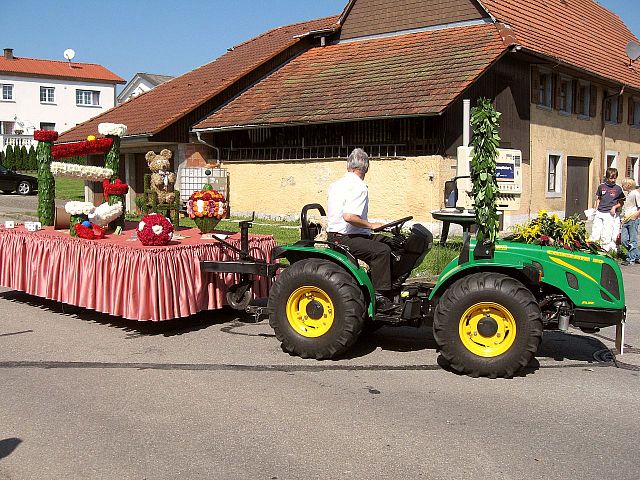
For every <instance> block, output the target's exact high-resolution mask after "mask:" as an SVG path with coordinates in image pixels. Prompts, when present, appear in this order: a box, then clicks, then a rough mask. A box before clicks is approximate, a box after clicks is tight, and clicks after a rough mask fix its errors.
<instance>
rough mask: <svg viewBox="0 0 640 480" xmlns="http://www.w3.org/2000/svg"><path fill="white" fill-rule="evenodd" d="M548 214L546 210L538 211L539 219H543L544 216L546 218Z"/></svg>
mask: <svg viewBox="0 0 640 480" xmlns="http://www.w3.org/2000/svg"><path fill="white" fill-rule="evenodd" d="M546 214H547V211H546V210H540V211H538V216H539V217H543V216H545V215H546Z"/></svg>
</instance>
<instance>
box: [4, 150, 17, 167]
mask: <svg viewBox="0 0 640 480" xmlns="http://www.w3.org/2000/svg"><path fill="white" fill-rule="evenodd" d="M4 166H5V167H6V168H8V169H9V170H14V169H15V166H16V163H15V160H14V155H13V146H12V145H7V150H6V151H5V164H4Z"/></svg>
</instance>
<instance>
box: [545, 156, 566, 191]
mask: <svg viewBox="0 0 640 480" xmlns="http://www.w3.org/2000/svg"><path fill="white" fill-rule="evenodd" d="M546 193H547V197H559V196H560V194H561V193H562V153H560V152H548V153H547V192H546Z"/></svg>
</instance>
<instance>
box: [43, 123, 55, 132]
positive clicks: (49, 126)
mask: <svg viewBox="0 0 640 480" xmlns="http://www.w3.org/2000/svg"><path fill="white" fill-rule="evenodd" d="M55 129H56V124H55V123H49V122H40V130H55Z"/></svg>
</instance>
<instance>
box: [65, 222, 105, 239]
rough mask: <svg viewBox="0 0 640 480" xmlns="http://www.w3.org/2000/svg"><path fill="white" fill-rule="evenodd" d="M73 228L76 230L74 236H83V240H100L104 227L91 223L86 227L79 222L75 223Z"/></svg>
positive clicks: (102, 236)
mask: <svg viewBox="0 0 640 480" xmlns="http://www.w3.org/2000/svg"><path fill="white" fill-rule="evenodd" d="M73 228H74V229H75V231H76V236H78V237H80V238H84V239H85V240H100V239H101V238H104V228H102V227H99V226H98V225H95V224H93V223H92V224H91V226H90V227H86V226H84V225H82V224H81V223H76V224H75V225H74V226H73Z"/></svg>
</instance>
